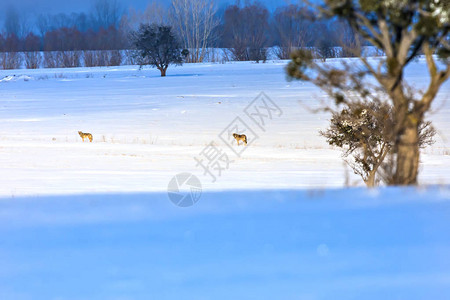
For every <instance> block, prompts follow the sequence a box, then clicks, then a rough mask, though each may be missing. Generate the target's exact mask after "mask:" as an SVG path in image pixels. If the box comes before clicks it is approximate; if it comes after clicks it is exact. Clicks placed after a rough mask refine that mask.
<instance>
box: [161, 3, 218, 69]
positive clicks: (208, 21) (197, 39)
mask: <svg viewBox="0 0 450 300" xmlns="http://www.w3.org/2000/svg"><path fill="white" fill-rule="evenodd" d="M216 11H217V9H216V3H215V1H214V0H172V7H171V16H170V23H171V24H173V27H174V29H176V31H177V32H178V34H179V36H180V38H181V41H182V43H183V47H184V48H186V49H189V56H188V57H187V61H188V62H202V61H203V59H204V58H205V55H206V53H207V51H208V47H209V46H210V45H211V43H212V42H213V41H212V40H213V38H214V37H213V36H212V32H213V30H214V29H215V28H216V27H217V25H218V24H219V22H218V20H217V18H216Z"/></svg>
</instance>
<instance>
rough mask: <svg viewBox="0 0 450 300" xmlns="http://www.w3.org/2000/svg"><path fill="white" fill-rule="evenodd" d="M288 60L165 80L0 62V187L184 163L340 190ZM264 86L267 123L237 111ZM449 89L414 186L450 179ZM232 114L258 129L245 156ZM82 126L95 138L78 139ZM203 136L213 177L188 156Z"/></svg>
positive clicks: (121, 179)
mask: <svg viewBox="0 0 450 300" xmlns="http://www.w3.org/2000/svg"><path fill="white" fill-rule="evenodd" d="M285 64H286V62H270V63H266V64H255V63H249V62H244V63H230V64H187V65H184V66H183V67H177V68H175V67H172V68H169V70H168V76H167V77H166V78H161V77H159V75H158V71H157V70H155V69H144V70H142V71H139V70H137V67H135V66H130V67H118V68H80V69H39V70H14V71H0V165H1V169H0V178H1V182H2V183H1V186H0V196H3V197H11V196H21V195H47V194H56V195H60V194H74V193H78V194H79V193H105V192H146V191H165V190H166V189H167V184H168V182H169V180H170V179H171V178H172V177H173V176H174V175H175V174H177V173H180V172H190V173H193V174H194V175H196V176H198V177H199V179H200V180H201V182H202V185H203V187H204V190H228V189H259V188H283V189H285V188H319V187H342V186H343V185H344V181H345V172H346V171H345V168H344V164H343V162H342V159H341V157H340V152H339V151H338V150H335V149H332V148H330V147H329V146H328V145H327V144H326V142H325V141H324V139H323V138H322V137H320V136H319V135H318V130H319V129H325V128H326V126H327V119H328V118H329V116H328V115H326V114H311V113H310V112H309V111H308V110H307V109H306V107H309V108H315V107H317V103H318V99H321V97H323V96H322V95H321V93H320V91H318V90H317V89H316V88H315V87H314V86H312V85H310V84H304V83H301V82H298V81H294V82H288V81H286V76H285V73H284V66H285ZM425 74H426V69H425V64H424V62H423V61H422V60H419V62H418V63H414V64H413V66H412V67H411V68H410V69H409V71H408V77H409V78H410V79H411V80H413V82H415V83H416V85H417V86H422V85H424V83H425V82H426V81H427V78H426V76H425ZM260 92H265V93H266V94H267V96H268V97H270V99H272V101H273V102H274V103H276V105H278V107H279V108H280V109H281V111H282V114H281V116H279V117H278V115H274V116H273V119H272V120H268V119H267V120H266V121H267V122H266V124H265V127H264V128H263V129H264V130H265V131H263V130H262V129H261V128H259V127H258V126H257V125H256V124H255V123H252V121H251V120H250V119H249V118H248V117H247V116H246V115H245V113H244V109H245V108H246V107H247V106H248V105H249V103H250V102H251V101H252V100H253V99H254V98H255V97H257V96H258V95H259V94H260ZM449 95H450V84H449V83H446V84H445V85H444V86H443V87H442V89H441V93H440V94H439V96H438V98H437V99H436V101H435V103H434V106H433V107H434V112H433V115H432V119H433V121H434V124H435V126H436V128H437V129H438V131H439V134H438V136H437V143H436V144H435V145H433V146H432V147H430V148H428V149H426V150H425V154H424V155H423V156H422V158H421V160H422V166H421V173H420V183H421V184H448V183H450V174H449V172H448V170H449V169H450V142H449V138H450V136H449V132H450V130H449V129H450V120H449V118H448V115H449V110H450V103H449V102H448V101H445V100H446V99H448V98H449ZM300 102H301V103H302V104H301V105H300V104H299V103H300ZM236 117H240V118H241V119H242V120H243V121H244V122H245V123H246V124H247V127H250V129H251V130H253V131H254V133H255V134H256V135H257V136H258V139H253V141H252V140H250V141H249V143H251V145H250V146H249V147H248V148H247V149H246V150H245V151H244V152H243V153H242V155H241V156H240V157H238V156H236V155H235V154H234V153H233V152H231V149H229V148H227V146H226V144H225V143H224V142H223V141H222V140H221V139H220V138H219V134H221V133H222V132H223V130H225V129H226V128H227V126H228V125H229V124H230V123H231V122H232V121H233V120H234V119H235V118H236ZM78 130H81V131H84V132H90V133H92V134H93V136H94V142H93V143H82V141H81V138H80V137H79V136H78V133H77V131H78ZM247 135H248V133H247ZM210 142H214V143H215V144H214V145H216V147H218V148H220V149H221V150H223V151H227V153H228V156H229V159H230V160H231V161H232V163H230V164H229V168H228V169H225V170H223V171H222V172H221V174H220V176H218V175H219V174H218V171H214V172H215V176H216V177H217V178H216V179H217V180H216V181H215V182H214V183H212V177H211V176H210V175H209V174H206V175H204V170H203V169H202V167H201V166H200V165H198V164H197V162H196V161H195V160H194V157H199V154H200V152H202V151H203V150H204V149H205V147H206V146H208V144H209V143H210ZM242 148H243V147H241V148H239V150H241V149H242ZM349 173H352V172H351V171H349ZM351 178H352V181H356V182H358V183H359V184H360V183H361V181H360V180H359V178H357V177H355V176H353V177H351Z"/></svg>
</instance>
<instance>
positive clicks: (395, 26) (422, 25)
mask: <svg viewBox="0 0 450 300" xmlns="http://www.w3.org/2000/svg"><path fill="white" fill-rule="evenodd" d="M310 6H311V7H315V9H317V10H319V11H320V12H321V13H322V14H324V15H326V16H328V17H330V18H335V17H339V18H340V19H341V20H342V21H345V22H347V24H348V25H349V26H351V28H352V29H353V30H354V31H355V33H356V34H358V35H359V36H361V37H362V39H363V40H364V41H366V42H368V43H370V44H371V45H373V46H374V47H376V48H378V49H380V50H381V51H383V52H384V53H385V57H383V58H380V59H379V60H377V61H376V62H370V61H368V60H367V58H366V57H364V56H360V57H359V61H360V64H355V65H353V66H344V67H342V66H332V65H326V64H320V63H318V62H316V61H314V60H313V59H312V57H311V56H310V55H308V54H307V53H305V52H303V51H297V52H295V53H294V54H293V55H292V61H291V63H290V65H289V66H288V69H287V70H288V74H289V75H290V76H292V77H293V78H297V79H300V80H304V81H310V82H312V83H314V84H316V85H317V86H318V87H320V88H321V89H322V90H324V91H325V92H326V93H327V94H328V95H329V96H330V97H332V99H334V100H335V101H336V103H337V104H343V103H348V105H350V106H351V105H352V99H349V95H350V94H352V95H358V97H359V98H360V100H361V101H362V100H364V99H369V100H370V96H371V95H372V93H373V92H374V90H376V89H379V90H381V91H383V93H385V94H386V95H388V97H389V101H390V103H391V105H392V107H393V110H392V118H393V120H394V122H393V124H394V125H393V127H392V128H391V129H392V132H393V136H394V139H393V140H394V145H393V149H392V151H393V155H392V161H393V162H392V164H393V171H392V174H393V175H392V178H390V180H389V183H390V184H397V185H411V184H417V176H418V170H419V154H420V142H419V141H420V128H421V127H422V126H423V124H424V117H425V114H426V113H427V112H428V111H429V109H430V107H431V104H432V102H433V99H434V98H435V97H436V95H437V93H438V91H439V89H440V87H441V86H442V84H443V83H444V82H445V81H446V80H447V79H448V77H449V76H450V59H449V56H450V45H449V30H450V7H449V6H450V2H449V1H448V0H421V1H412V0H398V1H392V0H380V1H375V0H326V1H325V3H323V5H321V6H318V5H315V4H311V3H310ZM421 52H422V53H423V54H424V55H425V59H426V63H427V67H428V75H429V77H430V81H429V83H428V86H427V88H426V89H425V90H424V91H421V92H417V91H416V92H414V88H413V87H412V86H411V85H410V84H408V82H407V80H406V78H405V75H404V74H405V68H406V67H407V65H408V64H409V63H410V62H411V61H413V60H414V58H415V57H417V55H418V54H420V53H421ZM435 53H437V54H438V56H439V57H440V58H441V60H442V63H441V64H437V62H436V59H437V57H436V56H435V55H434V54H435ZM311 70H312V72H311ZM371 86H372V87H373V86H375V87H374V88H371Z"/></svg>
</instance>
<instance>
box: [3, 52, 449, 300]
mask: <svg viewBox="0 0 450 300" xmlns="http://www.w3.org/2000/svg"><path fill="white" fill-rule="evenodd" d="M285 65H286V62H285V61H273V62H269V63H266V64H256V63H230V64H189V65H184V66H182V67H176V68H175V67H171V68H169V70H168V76H167V77H166V78H161V77H159V75H158V71H157V70H153V69H144V70H142V71H139V70H138V68H137V67H134V66H123V67H117V68H76V69H39V70H25V69H23V70H12V71H0V78H3V79H2V80H1V81H0V99H1V100H0V166H1V167H0V235H1V236H2V239H0V299H6V300H9V299H13V300H16V299H24V300H25V299H33V300H34V299H46V300H47V299H64V300H72V299H73V300H75V299H179V298H183V299H361V298H363V299H380V298H398V299H428V298H429V299H450V298H449V296H448V295H450V263H449V262H450V235H449V234H448V228H449V227H450V219H449V217H448V216H449V214H450V189H449V183H450V174H449V172H448V170H449V166H450V147H449V146H450V145H449V143H450V142H449V136H448V135H449V132H450V130H449V129H450V119H449V118H448V115H449V109H450V104H449V103H448V101H447V100H448V95H449V94H450V86H449V84H448V83H446V84H445V85H444V86H443V87H442V89H441V92H440V93H439V95H438V97H437V98H436V101H435V102H434V104H433V112H432V113H431V114H430V119H431V120H432V121H433V123H434V125H435V127H436V128H437V130H438V136H437V142H436V144H434V145H433V146H431V147H429V148H427V149H425V150H424V154H423V155H422V156H421V165H420V168H421V172H420V178H419V180H420V186H419V187H418V188H391V187H389V188H382V189H366V188H362V187H358V188H355V187H353V188H343V187H344V185H345V184H349V185H354V183H355V182H356V183H357V184H359V185H361V180H360V179H359V178H358V177H356V176H354V175H352V174H351V171H349V170H348V169H346V168H345V166H344V164H343V162H342V159H341V156H340V155H341V153H340V151H339V150H337V149H334V148H331V147H329V146H328V145H327V144H326V142H325V141H324V139H323V138H322V137H320V136H319V135H318V130H320V129H325V128H326V126H327V123H328V121H327V120H328V119H329V117H330V116H329V115H327V114H324V113H322V114H313V113H311V112H310V110H311V109H314V108H317V107H319V105H320V100H324V96H323V94H321V93H320V91H318V90H317V89H316V88H315V87H314V86H312V85H310V84H305V83H301V82H297V81H292V82H288V81H286V77H285V73H284V70H283V68H284V66H285ZM406 74H407V77H408V79H409V80H412V81H413V82H414V86H415V87H416V88H422V87H424V85H425V84H426V83H427V77H426V75H425V74H426V66H425V63H424V61H423V60H421V59H419V60H418V61H417V62H414V63H413V65H412V66H411V68H410V69H409V70H408V71H407V73H406ZM261 92H264V93H265V94H266V95H267V96H268V97H270V99H271V100H272V101H273V103H275V104H276V106H277V107H278V108H279V109H280V111H281V114H278V113H275V112H274V115H273V118H272V119H271V120H269V119H266V120H265V122H266V123H265V124H264V126H263V127H262V128H260V127H259V126H258V125H257V124H256V123H253V121H252V120H251V119H249V117H248V115H246V114H245V111H246V108H247V107H248V105H249V103H251V102H252V101H253V100H254V99H255V98H256V97H257V96H258V95H260V93H261ZM258 99H259V98H258ZM237 117H239V118H240V119H238V120H241V121H244V122H245V123H246V124H247V125H248V126H249V127H250V128H249V129H248V131H247V132H246V134H247V135H248V137H252V138H251V139H249V145H248V146H247V147H246V148H244V146H239V147H237V145H235V144H233V145H232V146H231V147H230V148H229V147H228V146H227V145H226V143H225V142H224V141H223V140H222V139H221V136H222V137H223V135H222V133H223V132H224V130H225V129H226V128H227V127H228V126H229V125H230V123H231V122H232V121H233V120H236V118H237ZM79 130H80V131H83V132H90V133H92V134H93V136H94V141H93V142H92V143H88V142H85V143H83V142H82V141H81V138H80V137H79V135H78V131H79ZM211 142H213V144H212V145H214V147H217V148H219V149H220V150H221V151H222V153H227V154H228V156H229V158H230V160H231V162H230V163H229V168H228V169H226V170H223V171H222V173H221V174H220V176H219V175H218V174H215V175H216V176H217V178H216V181H215V182H212V178H211V177H210V176H209V175H208V174H206V175H204V171H203V169H202V168H201V167H199V166H196V164H197V162H196V161H195V159H194V158H196V157H197V158H198V157H199V156H200V153H201V152H202V151H204V150H205V149H206V147H207V146H208V145H211V144H210V143H211ZM244 149H245V150H244ZM243 150H244V151H243ZM233 151H237V152H238V153H239V152H240V151H243V152H242V153H241V155H240V156H238V155H236V154H235V153H234V152H233ZM183 172H188V173H192V174H194V175H195V176H197V177H198V178H199V179H200V181H201V184H202V189H203V191H202V195H201V198H200V200H199V201H198V202H197V203H196V204H195V205H193V206H191V207H188V208H180V207H177V206H175V205H174V204H173V203H172V202H171V201H170V200H169V198H168V194H167V188H168V183H169V182H170V181H171V179H172V178H173V176H174V175H176V174H178V173H183Z"/></svg>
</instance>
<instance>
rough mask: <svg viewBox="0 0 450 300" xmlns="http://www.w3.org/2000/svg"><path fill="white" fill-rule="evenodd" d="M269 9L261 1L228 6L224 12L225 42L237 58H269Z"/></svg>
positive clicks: (256, 59)
mask: <svg viewBox="0 0 450 300" xmlns="http://www.w3.org/2000/svg"><path fill="white" fill-rule="evenodd" d="M269 15H270V14H269V11H268V10H267V8H265V7H264V6H263V5H262V4H260V3H253V4H248V5H246V6H245V7H243V8H240V7H239V6H237V5H230V6H228V7H227V9H226V11H225V14H224V26H223V28H224V29H223V30H224V43H225V44H226V45H228V47H230V48H231V52H232V53H233V56H234V59H235V60H254V61H256V62H259V61H260V60H262V61H265V60H266V59H267V48H266V47H267V46H268V41H269V40H268V35H269Z"/></svg>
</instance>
